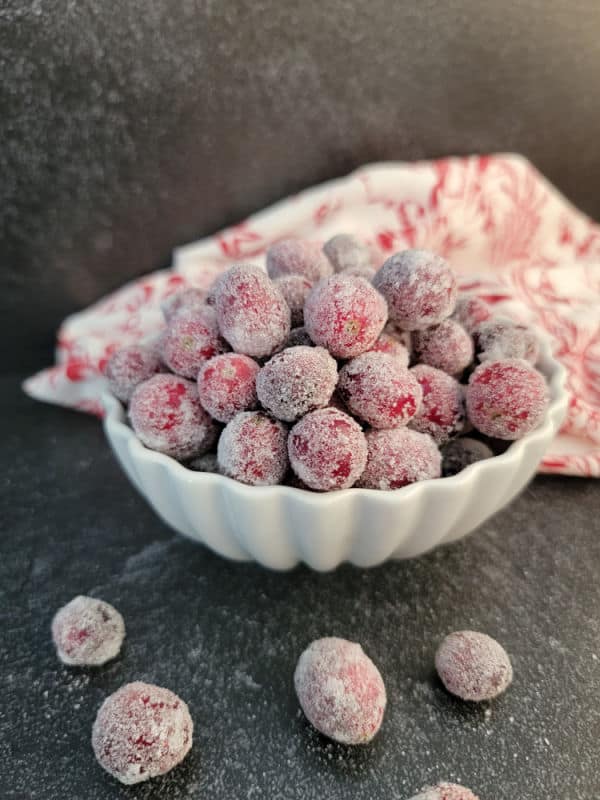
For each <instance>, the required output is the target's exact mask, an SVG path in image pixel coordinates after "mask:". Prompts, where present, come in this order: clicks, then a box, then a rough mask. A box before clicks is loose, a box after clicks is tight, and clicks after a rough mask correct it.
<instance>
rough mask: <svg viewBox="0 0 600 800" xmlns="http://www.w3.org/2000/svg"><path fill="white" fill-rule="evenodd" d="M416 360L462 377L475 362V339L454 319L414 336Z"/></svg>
mask: <svg viewBox="0 0 600 800" xmlns="http://www.w3.org/2000/svg"><path fill="white" fill-rule="evenodd" d="M412 343H413V349H414V355H415V359H416V360H417V361H418V362H420V363H422V364H428V365H429V366H430V367H435V368H436V369H441V370H442V371H443V372H447V373H448V375H460V374H461V373H462V372H463V370H465V369H466V368H467V367H468V366H469V364H470V363H471V362H472V361H473V352H474V347H473V339H472V338H471V337H470V335H469V334H468V333H467V331H466V330H465V329H464V328H463V327H462V325H459V323H458V322H456V321H455V320H453V319H445V320H444V321H443V322H440V324H439V325H434V326H433V327H432V328H427V329H426V330H424V331H415V333H413V336H412Z"/></svg>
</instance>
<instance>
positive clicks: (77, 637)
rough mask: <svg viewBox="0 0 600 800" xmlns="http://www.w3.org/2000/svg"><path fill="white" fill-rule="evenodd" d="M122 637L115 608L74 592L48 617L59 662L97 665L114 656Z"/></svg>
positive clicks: (121, 628)
mask: <svg viewBox="0 0 600 800" xmlns="http://www.w3.org/2000/svg"><path fill="white" fill-rule="evenodd" d="M124 638H125V622H124V621H123V617H122V616H121V615H120V614H119V612H118V611H117V609H116V608H114V607H113V606H111V605H110V604H109V603H105V602H104V601H103V600H97V599H96V598H95V597H85V596H84V595H78V596H77V597H74V598H73V600H71V602H70V603H67V605H66V606H63V607H62V608H60V609H59V610H58V611H57V612H56V614H55V615H54V618H53V620H52V640H53V641H54V645H55V647H56V653H57V655H58V657H59V658H60V660H61V661H62V662H63V664H68V665H69V666H76V667H84V666H85V667H100V666H102V664H106V662H107V661H110V660H111V659H113V658H115V657H116V656H117V655H118V654H119V651H120V650H121V645H122V644H123V640H124Z"/></svg>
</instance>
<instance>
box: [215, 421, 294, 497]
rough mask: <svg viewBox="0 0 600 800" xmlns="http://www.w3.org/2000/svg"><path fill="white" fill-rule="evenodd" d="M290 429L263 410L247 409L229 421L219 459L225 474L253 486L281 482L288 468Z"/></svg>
mask: <svg viewBox="0 0 600 800" xmlns="http://www.w3.org/2000/svg"><path fill="white" fill-rule="evenodd" d="M286 441H287V430H286V428H285V426H284V425H282V424H281V422H279V421H278V420H275V419H271V417H268V416H267V415H266V414H263V413H261V412H260V411H246V412H243V413H242V414H238V415H237V416H235V417H234V418H233V419H232V420H231V422H228V423H227V425H226V427H225V429H224V430H223V432H222V434H221V437H220V439H219V444H218V447H217V458H218V462H219V470H220V471H221V472H222V473H223V475H227V476H228V477H230V478H234V479H235V480H236V481H240V482H241V483H247V484H250V485H252V486H271V485H274V484H277V483H281V481H282V480H283V476H284V475H285V473H286V470H287V468H288V458H287V448H286Z"/></svg>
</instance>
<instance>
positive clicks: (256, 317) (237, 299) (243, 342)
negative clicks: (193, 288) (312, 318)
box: [215, 264, 290, 357]
mask: <svg viewBox="0 0 600 800" xmlns="http://www.w3.org/2000/svg"><path fill="white" fill-rule="evenodd" d="M215 308H216V309H217V319H218V323H219V329H220V331H221V334H222V335H223V337H224V338H225V339H226V340H227V341H228V342H229V344H230V345H231V347H232V348H233V349H234V350H235V351H236V352H237V353H244V354H245V355H247V356H255V357H261V356H269V355H271V353H274V352H275V351H276V350H277V348H278V347H281V345H282V344H283V343H284V342H285V341H286V339H287V337H288V336H289V333H290V309H289V306H288V304H287V303H286V302H285V297H284V296H283V294H282V293H281V291H280V290H279V289H278V288H277V287H276V286H275V285H274V284H273V283H272V282H271V281H270V280H269V278H268V276H267V275H266V274H265V273H264V272H263V271H262V270H261V269H260V268H259V267H255V266H252V265H248V264H242V265H239V266H235V267H231V269H229V270H228V271H227V272H226V273H224V274H223V275H221V277H220V278H219V280H218V282H217V285H216V292H215Z"/></svg>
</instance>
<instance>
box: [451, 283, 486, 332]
mask: <svg viewBox="0 0 600 800" xmlns="http://www.w3.org/2000/svg"><path fill="white" fill-rule="evenodd" d="M491 318H492V309H491V306H489V305H488V303H486V302H485V300H482V299H481V298H480V297H477V295H475V294H470V293H468V292H459V293H458V298H457V300H456V306H455V308H454V312H453V314H452V319H455V320H456V321H457V322H458V323H459V324H460V325H462V326H463V328H464V329H465V330H466V331H467V332H468V333H474V332H475V329H476V328H477V327H478V326H479V325H480V324H481V323H482V322H486V321H487V320H488V319H491Z"/></svg>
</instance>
